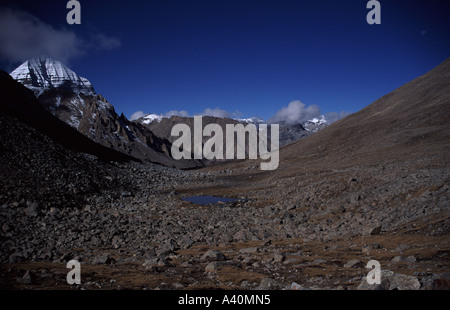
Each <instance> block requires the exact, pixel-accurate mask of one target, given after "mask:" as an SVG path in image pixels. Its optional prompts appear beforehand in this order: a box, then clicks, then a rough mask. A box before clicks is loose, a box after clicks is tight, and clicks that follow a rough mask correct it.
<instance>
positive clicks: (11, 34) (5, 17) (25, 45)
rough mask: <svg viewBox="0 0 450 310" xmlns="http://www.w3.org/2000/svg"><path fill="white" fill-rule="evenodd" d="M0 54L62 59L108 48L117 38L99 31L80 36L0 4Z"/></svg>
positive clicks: (10, 59) (15, 59)
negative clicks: (87, 36)
mask: <svg viewBox="0 0 450 310" xmlns="http://www.w3.org/2000/svg"><path fill="white" fill-rule="evenodd" d="M0 42H1V44H0V57H1V58H2V59H4V60H6V61H8V62H12V63H17V62H22V61H25V60H27V59H30V58H32V57H36V56H42V55H46V56H50V57H52V58H55V59H57V60H60V61H62V62H64V63H66V64H67V63H68V62H69V61H70V60H71V59H73V58H76V57H80V56H83V55H85V54H86V53H87V51H89V50H97V51H98V50H111V49H114V48H117V47H119V46H120V40H119V39H117V38H115V37H112V36H107V35H105V34H101V33H94V34H91V35H90V37H89V38H88V39H85V38H82V37H80V36H78V35H77V34H75V33H74V32H73V31H71V30H68V29H66V28H55V27H53V26H52V25H50V24H47V23H45V22H43V21H42V20H40V19H39V18H37V17H35V16H33V15H31V14H30V13H28V12H25V11H21V10H17V9H11V8H7V7H1V6H0Z"/></svg>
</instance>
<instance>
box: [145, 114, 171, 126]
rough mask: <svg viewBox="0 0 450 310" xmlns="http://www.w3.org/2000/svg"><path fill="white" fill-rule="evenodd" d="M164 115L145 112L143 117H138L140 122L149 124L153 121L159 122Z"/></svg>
mask: <svg viewBox="0 0 450 310" xmlns="http://www.w3.org/2000/svg"><path fill="white" fill-rule="evenodd" d="M164 117H165V116H163V115H158V114H147V115H145V116H143V117H141V118H140V122H141V123H142V124H146V125H148V124H150V123H153V122H154V121H156V122H158V123H161V120H162V119H163V118H164Z"/></svg>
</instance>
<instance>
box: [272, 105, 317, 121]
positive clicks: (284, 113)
mask: <svg viewBox="0 0 450 310" xmlns="http://www.w3.org/2000/svg"><path fill="white" fill-rule="evenodd" d="M320 114H321V113H320V108H319V107H318V106H317V105H310V106H306V105H305V104H304V103H303V102H301V101H299V100H294V101H291V102H290V103H289V105H288V106H287V107H282V108H281V109H280V110H278V112H277V113H275V115H274V116H272V117H271V118H270V119H269V123H281V122H286V123H288V124H295V123H302V122H305V121H307V120H310V119H313V118H315V117H319V116H320Z"/></svg>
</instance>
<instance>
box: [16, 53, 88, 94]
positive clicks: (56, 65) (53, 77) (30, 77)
mask: <svg viewBox="0 0 450 310" xmlns="http://www.w3.org/2000/svg"><path fill="white" fill-rule="evenodd" d="M10 75H11V76H12V77H13V78H14V79H15V80H16V81H18V82H20V83H22V84H23V85H25V86H26V87H28V88H29V89H31V90H33V91H34V92H35V93H36V95H40V94H41V93H42V92H43V91H45V90H48V89H52V88H67V89H70V90H73V91H74V92H76V93H83V94H85V95H95V94H96V93H95V90H94V87H93V86H92V84H91V82H89V81H88V80H87V79H85V78H83V77H80V76H79V75H77V74H76V73H75V72H73V71H72V70H71V69H70V68H69V67H67V66H66V65H64V64H63V63H61V62H59V61H57V60H54V59H52V58H49V57H36V58H32V59H30V60H27V61H25V62H24V63H23V64H21V65H20V66H19V67H17V68H16V69H15V70H14V71H13V72H11V73H10Z"/></svg>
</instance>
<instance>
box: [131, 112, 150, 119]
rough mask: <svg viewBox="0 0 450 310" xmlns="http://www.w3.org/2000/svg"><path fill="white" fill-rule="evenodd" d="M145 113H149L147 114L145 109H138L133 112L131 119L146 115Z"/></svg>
mask: <svg viewBox="0 0 450 310" xmlns="http://www.w3.org/2000/svg"><path fill="white" fill-rule="evenodd" d="M145 115H147V114H145V113H144V112H143V111H136V112H134V113H133V114H131V116H130V121H134V120H137V119H138V118H141V117H142V116H145Z"/></svg>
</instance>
